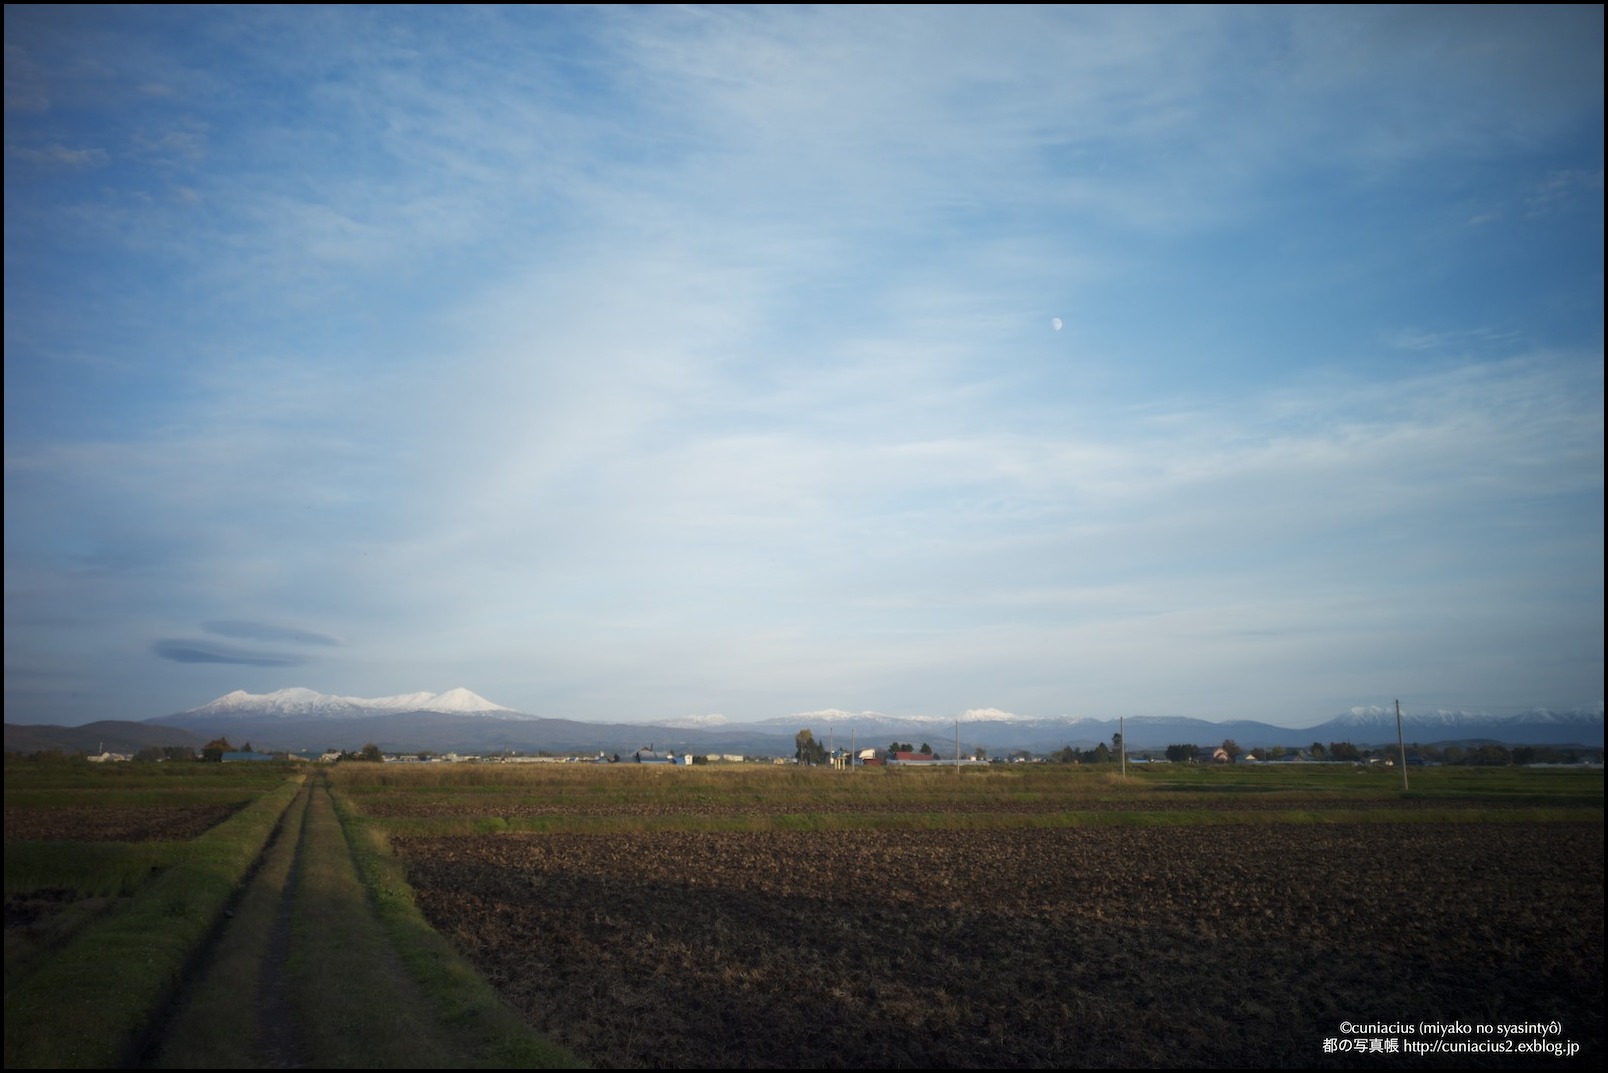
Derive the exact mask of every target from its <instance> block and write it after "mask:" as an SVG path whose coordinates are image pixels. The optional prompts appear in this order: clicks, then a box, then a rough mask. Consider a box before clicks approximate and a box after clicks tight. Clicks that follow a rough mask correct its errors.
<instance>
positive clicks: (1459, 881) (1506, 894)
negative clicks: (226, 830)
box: [395, 823, 1603, 1068]
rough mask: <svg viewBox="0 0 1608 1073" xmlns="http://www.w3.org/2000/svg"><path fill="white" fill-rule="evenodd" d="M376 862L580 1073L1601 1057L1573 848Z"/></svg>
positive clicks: (1099, 834) (1590, 926)
mask: <svg viewBox="0 0 1608 1073" xmlns="http://www.w3.org/2000/svg"><path fill="white" fill-rule="evenodd" d="M395 844H396V846H397V849H398V850H399V852H400V853H401V854H402V855H403V857H404V859H405V860H406V862H407V866H408V876H409V881H410V882H411V883H412V884H413V886H414V887H415V889H416V890H417V891H418V896H419V901H420V905H421V907H422V908H423V909H424V911H425V912H426V914H427V915H428V916H429V918H430V919H431V921H432V922H433V923H434V924H435V926H436V927H437V928H438V929H440V930H441V931H442V932H444V933H445V934H447V935H448V936H449V937H451V938H452V939H453V940H454V941H455V942H456V943H457V944H458V945H459V947H460V948H461V949H462V950H464V951H465V952H466V953H467V954H468V955H469V956H470V957H471V958H472V959H473V960H474V961H475V962H476V963H477V965H478V966H479V967H480V968H481V970H482V971H483V972H484V973H486V975H487V976H488V977H489V978H490V979H491V980H492V981H493V982H494V983H495V984H496V985H497V986H498V987H499V988H500V989H501V990H502V991H503V993H504V994H505V995H506V996H507V997H508V998H509V999H510V1000H511V1001H513V1002H514V1003H515V1004H516V1005H518V1006H519V1007H520V1008H521V1009H523V1010H525V1011H526V1012H527V1014H528V1016H530V1017H531V1019H532V1020H533V1021H534V1022H535V1024H536V1025H537V1027H538V1028H540V1029H541V1030H542V1031H544V1032H547V1033H548V1034H550V1035H551V1036H553V1037H554V1038H556V1039H558V1040H559V1041H561V1042H563V1043H566V1044H569V1045H571V1046H572V1047H574V1048H575V1049H576V1050H578V1051H579V1052H580V1053H581V1054H583V1055H585V1056H586V1057H587V1058H588V1059H589V1060H590V1061H592V1062H593V1063H594V1064H597V1065H600V1066H634V1067H644V1066H647V1067H655V1066H657V1067H682V1068H697V1067H701V1066H717V1067H750V1066H752V1067H812V1066H824V1067H860V1066H892V1067H930V1066H989V1067H1007V1066H1024V1067H1050V1066H1069V1067H1083V1066H1096V1067H1112V1066H1237V1065H1244V1066H1250V1067H1255V1066H1259V1065H1263V1066H1285V1067H1289V1066H1320V1065H1359V1064H1361V1065H1368V1064H1375V1065H1388V1066H1390V1067H1392V1068H1395V1067H1399V1066H1401V1065H1403V1064H1407V1065H1422V1066H1451V1065H1468V1064H1475V1065H1484V1066H1490V1065H1510V1066H1512V1065H1518V1066H1525V1065H1529V1066H1534V1065H1546V1066H1549V1067H1551V1066H1555V1065H1558V1064H1560V1060H1559V1059H1555V1058H1550V1057H1545V1058H1542V1057H1540V1056H1536V1055H1527V1056H1520V1055H1517V1054H1509V1055H1491V1054H1479V1055H1457V1056H1455V1060H1453V1059H1451V1058H1444V1059H1437V1058H1436V1057H1426V1056H1417V1055H1406V1054H1400V1053H1397V1054H1389V1055H1380V1056H1377V1057H1358V1056H1357V1055H1355V1054H1353V1053H1340V1052H1338V1051H1335V1052H1327V1051H1326V1048H1325V1041H1326V1040H1327V1041H1335V1040H1338V1039H1341V1038H1346V1039H1350V1038H1353V1037H1352V1036H1348V1035H1347V1034H1346V1033H1344V1032H1342V1029H1341V1025H1342V1023H1343V1022H1354V1023H1378V1022H1395V1023H1401V1022H1408V1023H1413V1024H1419V1023H1422V1022H1429V1021H1437V1022H1445V1021H1452V1020H1455V1021H1460V1022H1464V1023H1471V1024H1478V1023H1480V1022H1490V1023H1493V1024H1494V1023H1502V1022H1506V1023H1514V1022H1557V1023H1558V1024H1559V1025H1560V1034H1559V1035H1557V1036H1555V1037H1553V1038H1554V1039H1556V1040H1574V1041H1577V1042H1581V1041H1583V1042H1586V1043H1587V1044H1588V1047H1587V1049H1586V1051H1584V1052H1582V1054H1581V1055H1580V1056H1579V1057H1577V1058H1576V1059H1574V1060H1573V1061H1563V1062H1562V1064H1565V1065H1569V1064H1576V1063H1580V1062H1584V1061H1589V1060H1591V1059H1592V1058H1593V1056H1596V1057H1600V1054H1599V1052H1600V1044H1601V1039H1602V1007H1603V982H1602V981H1603V830H1602V827H1601V826H1600V825H1597V824H1590V823H1569V824H1491V825H1470V824H1457V825H1441V824H1388V825H1375V824H1368V825H1312V826H1211V827H1154V828H1144V827H1120V828H1072V829H1047V830H1020V831H1010V830H998V831H948V832H943V831H933V832H928V833H921V834H918V835H894V834H889V833H886V832H870V831H856V832H830V833H809V834H805V833H786V832H743V833H702V834H700V833H666V834H655V835H646V834H633V835H500V836H495V835H494V836H473V837H448V838H423V837H414V838H397V839H396V840H395ZM1371 1035H1373V1036H1375V1037H1378V1036H1379V1035H1380V1034H1379V1033H1372V1034H1371ZM1410 1038H1413V1037H1411V1036H1407V1035H1402V1036H1399V1037H1397V1042H1398V1043H1399V1042H1400V1040H1402V1039H1410ZM1419 1038H1426V1039H1427V1038H1446V1039H1461V1040H1470V1039H1485V1038H1487V1037H1483V1036H1478V1035H1467V1036H1455V1035H1454V1036H1445V1037H1430V1036H1424V1037H1419ZM1526 1038H1529V1037H1526ZM1331 1046H1337V1044H1334V1043H1333V1042H1331Z"/></svg>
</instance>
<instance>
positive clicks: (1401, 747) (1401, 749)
mask: <svg viewBox="0 0 1608 1073" xmlns="http://www.w3.org/2000/svg"><path fill="white" fill-rule="evenodd" d="M1396 749H1397V752H1398V753H1399V757H1398V760H1399V762H1400V764H1401V789H1402V792H1403V793H1406V792H1407V739H1406V738H1404V737H1402V734H1401V698H1399V697H1398V698H1397V699H1396Z"/></svg>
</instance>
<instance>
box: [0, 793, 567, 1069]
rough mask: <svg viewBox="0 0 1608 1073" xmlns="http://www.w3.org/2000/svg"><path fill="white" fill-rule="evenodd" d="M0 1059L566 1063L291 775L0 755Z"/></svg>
mask: <svg viewBox="0 0 1608 1073" xmlns="http://www.w3.org/2000/svg"><path fill="white" fill-rule="evenodd" d="M5 807H6V942H5V946H6V1018H5V1024H6V1032H5V1049H6V1065H7V1067H19V1068H20V1067H57V1068H60V1067H104V1066H128V1065H140V1066H148V1067H154V1068H204V1069H217V1068H262V1067H266V1066H279V1067H285V1066H325V1067H337V1066H338V1067H353V1066H361V1067H392V1068H400V1067H412V1066H416V1065H419V1064H421V1063H423V1064H426V1065H428V1066H430V1067H432V1068H457V1067H470V1066H500V1067H508V1066H512V1067H518V1068H531V1067H536V1066H544V1067H545V1066H554V1065H574V1064H575V1059H574V1058H573V1057H572V1056H570V1055H568V1054H566V1053H565V1052H563V1051H562V1050H560V1049H558V1048H556V1047H553V1046H552V1045H551V1044H550V1043H548V1041H546V1040H544V1039H541V1038H540V1037H538V1036H536V1034H535V1033H534V1032H532V1031H531V1029H530V1028H529V1026H528V1025H527V1024H526V1023H525V1021H524V1020H523V1019H522V1018H520V1017H519V1016H517V1015H516V1014H514V1013H512V1011H510V1010H509V1009H508V1007H507V1006H506V1005H505V1004H504V1003H503V1002H502V1001H501V1000H500V999H498V998H497V996H496V995H495V993H494V992H492V991H491V989H490V988H489V987H488V986H487V985H486V984H485V983H484V981H482V980H481V979H480V978H479V977H478V976H476V975H475V974H474V972H473V970H472V969H469V968H468V967H467V966H466V965H464V964H463V962H462V961H461V959H460V958H458V956H457V955H456V954H454V953H453V952H452V951H451V949H450V948H449V947H448V946H447V945H446V943H445V942H444V941H443V940H442V939H441V937H440V936H439V935H437V934H436V933H435V932H434V931H432V930H431V929H430V928H429V926H428V925H426V924H425V923H424V922H423V920H422V919H420V918H419V917H418V914H417V911H416V910H415V909H414V908H413V906H412V903H411V901H410V900H409V899H408V898H406V897H405V896H404V895H403V888H402V881H401V879H400V876H398V875H395V874H394V872H395V865H394V862H393V861H392V860H391V859H390V858H389V857H387V856H386V855H385V854H384V853H383V852H381V851H380V849H379V847H377V846H375V845H374V844H373V843H372V842H371V841H370V840H368V839H366V838H364V839H354V838H353V837H352V832H351V831H350V829H349V826H348V824H347V823H346V822H345V820H344V818H343V817H342V816H341V814H340V812H339V810H338V809H337V806H336V804H335V801H334V798H333V797H332V795H331V794H330V792H329V788H328V783H327V779H326V778H325V777H324V773H322V772H320V771H316V770H309V769H308V768H307V767H306V766H305V765H302V766H299V767H298V766H294V765H278V764H252V765H240V766H234V765H216V764H201V763H176V764H171V765H154V764H152V765H146V764H136V765H118V766H116V767H91V766H89V765H85V764H45V765H41V764H28V763H18V764H8V765H7V771H6V798H5Z"/></svg>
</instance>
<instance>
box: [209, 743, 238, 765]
mask: <svg viewBox="0 0 1608 1073" xmlns="http://www.w3.org/2000/svg"><path fill="white" fill-rule="evenodd" d="M232 752H234V746H233V745H230V744H229V739H228V738H213V739H212V740H211V741H209V742H207V743H206V744H205V745H203V746H201V759H203V760H210V761H212V762H213V763H214V764H215V763H217V762H218V761H220V760H222V759H223V754H224V753H232Z"/></svg>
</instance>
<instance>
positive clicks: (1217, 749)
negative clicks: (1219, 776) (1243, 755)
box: [1195, 745, 1234, 764]
mask: <svg viewBox="0 0 1608 1073" xmlns="http://www.w3.org/2000/svg"><path fill="white" fill-rule="evenodd" d="M1195 762H1196V763H1198V764H1231V763H1233V762H1234V758H1233V757H1231V756H1229V755H1228V750H1227V749H1225V748H1223V747H1222V746H1221V745H1218V746H1214V747H1211V748H1206V749H1202V750H1201V751H1200V752H1199V753H1197V754H1195Z"/></svg>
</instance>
